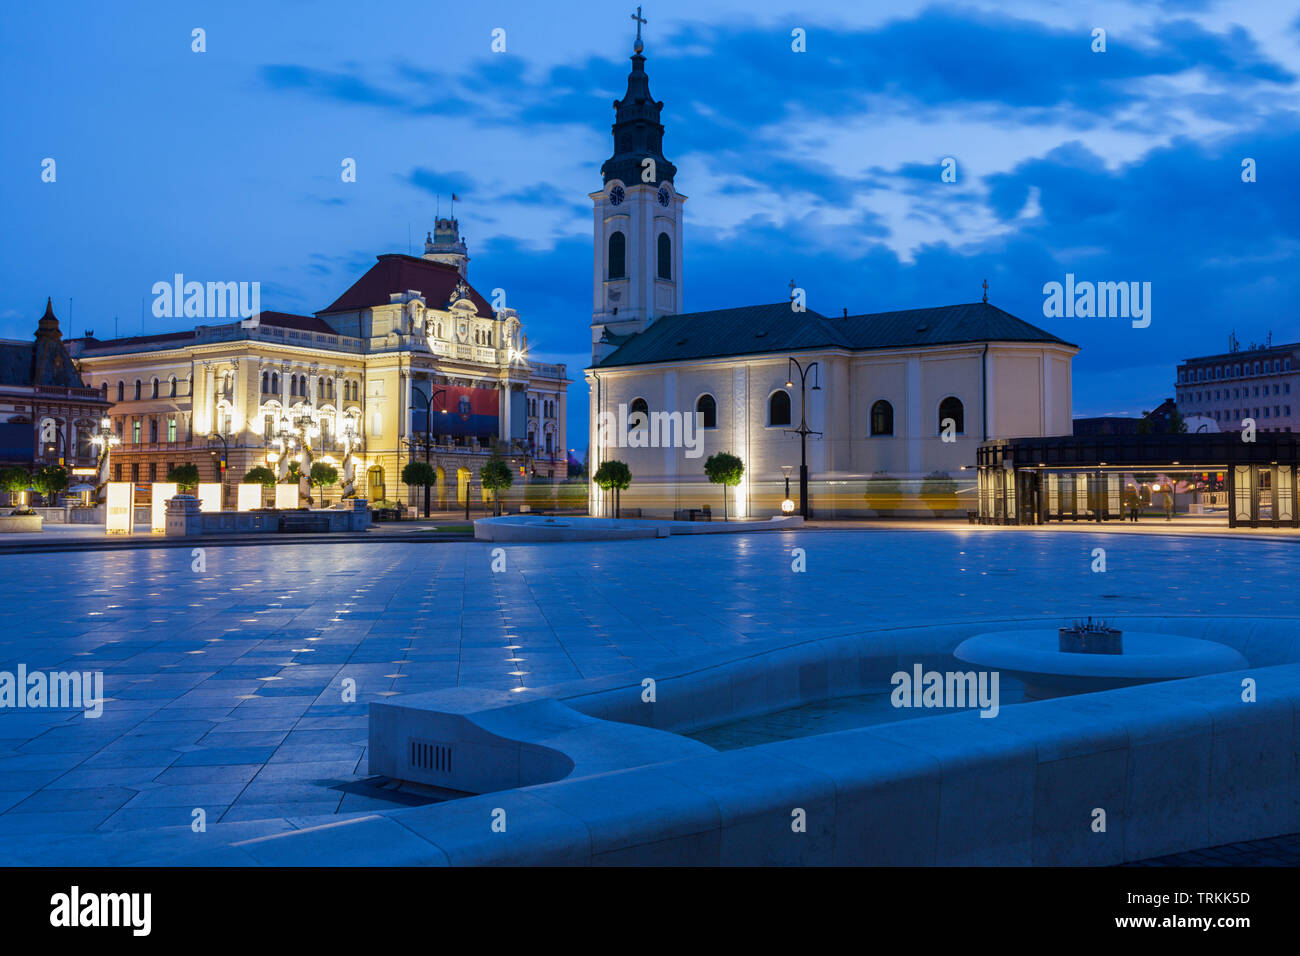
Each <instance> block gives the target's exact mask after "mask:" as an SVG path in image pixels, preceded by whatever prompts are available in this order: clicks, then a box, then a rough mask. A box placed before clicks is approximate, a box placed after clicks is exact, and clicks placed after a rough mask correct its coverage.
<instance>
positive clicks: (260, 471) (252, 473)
mask: <svg viewBox="0 0 1300 956" xmlns="http://www.w3.org/2000/svg"><path fill="white" fill-rule="evenodd" d="M244 484H246V485H261V486H262V487H263V488H274V487H275V472H273V471H272V470H271V469H270V468H266V467H264V466H262V465H258V466H257V467H256V468H250V469H248V471H246V472H244Z"/></svg>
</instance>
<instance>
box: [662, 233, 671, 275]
mask: <svg viewBox="0 0 1300 956" xmlns="http://www.w3.org/2000/svg"><path fill="white" fill-rule="evenodd" d="M672 277H673V241H672V240H671V239H669V238H668V233H666V232H661V233H659V278H661V279H671V278H672Z"/></svg>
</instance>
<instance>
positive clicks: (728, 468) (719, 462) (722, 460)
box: [704, 451, 745, 521]
mask: <svg viewBox="0 0 1300 956" xmlns="http://www.w3.org/2000/svg"><path fill="white" fill-rule="evenodd" d="M704 474H705V476H706V477H707V478H708V479H709V481H711V482H712V483H713V484H715V485H722V520H723V521H726V520H727V486H728V485H738V484H740V479H741V478H743V477H744V475H745V463H744V462H743V461H741V460H740V459H739V458H737V457H736V456H735V455H733V454H731V452H727V451H720V452H718V453H717V454H716V455H710V456H709V457H708V458H706V459H705V460H704Z"/></svg>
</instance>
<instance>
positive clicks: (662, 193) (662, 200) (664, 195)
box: [659, 186, 672, 206]
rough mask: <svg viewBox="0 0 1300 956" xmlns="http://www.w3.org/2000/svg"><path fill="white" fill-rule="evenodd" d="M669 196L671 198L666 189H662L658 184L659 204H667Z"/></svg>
mask: <svg viewBox="0 0 1300 956" xmlns="http://www.w3.org/2000/svg"><path fill="white" fill-rule="evenodd" d="M671 198H672V197H671V196H669V195H668V190H666V189H664V187H663V186H660V187H659V205H661V206H667V205H668V201H669V200H670V199H671Z"/></svg>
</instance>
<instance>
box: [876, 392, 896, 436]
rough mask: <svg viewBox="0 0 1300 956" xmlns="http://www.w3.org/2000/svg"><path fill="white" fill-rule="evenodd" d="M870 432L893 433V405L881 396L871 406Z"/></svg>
mask: <svg viewBox="0 0 1300 956" xmlns="http://www.w3.org/2000/svg"><path fill="white" fill-rule="evenodd" d="M871 434H873V435H892V434H894V406H893V405H890V404H889V402H887V401H885V400H884V399H883V398H882V399H881V400H880V401H878V402H876V403H875V404H874V405H872V406H871Z"/></svg>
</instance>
